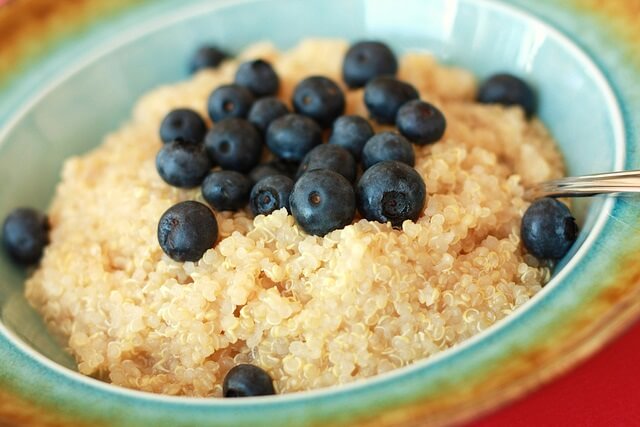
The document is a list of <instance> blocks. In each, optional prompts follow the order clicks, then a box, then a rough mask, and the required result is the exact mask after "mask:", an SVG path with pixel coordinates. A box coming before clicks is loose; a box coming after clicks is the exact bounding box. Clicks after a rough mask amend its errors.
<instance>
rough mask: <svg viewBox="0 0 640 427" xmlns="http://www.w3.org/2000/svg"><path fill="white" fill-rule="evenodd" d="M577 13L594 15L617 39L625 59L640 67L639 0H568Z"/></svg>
mask: <svg viewBox="0 0 640 427" xmlns="http://www.w3.org/2000/svg"><path fill="white" fill-rule="evenodd" d="M567 3H569V4H571V5H572V6H573V7H574V8H575V10H576V11H577V12H578V13H585V14H588V15H592V16H594V17H595V18H596V19H597V20H598V22H599V24H601V25H603V26H605V27H607V28H608V29H609V32H610V34H611V35H612V36H614V38H615V39H616V40H617V41H618V43H619V41H623V42H624V45H625V48H626V50H627V52H628V55H627V56H628V57H627V59H628V60H629V61H630V62H632V63H633V64H634V65H635V66H636V67H637V68H640V21H639V19H640V0H568V1H567Z"/></svg>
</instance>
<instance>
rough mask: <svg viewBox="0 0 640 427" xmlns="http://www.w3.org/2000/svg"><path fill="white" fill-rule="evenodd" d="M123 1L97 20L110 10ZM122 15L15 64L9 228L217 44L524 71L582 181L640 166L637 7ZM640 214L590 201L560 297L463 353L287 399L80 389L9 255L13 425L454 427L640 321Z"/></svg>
mask: <svg viewBox="0 0 640 427" xmlns="http://www.w3.org/2000/svg"><path fill="white" fill-rule="evenodd" d="M621 2H622V0H621ZM19 3H20V2H16V4H19ZM40 3H42V4H47V3H49V4H53V3H54V2H47V1H45V0H42V1H40ZM107 3H108V2H106V0H100V1H95V2H94V3H88V5H85V6H84V7H85V8H86V10H89V12H90V11H91V9H92V8H95V9H96V10H103V9H101V8H106V7H107V6H105V4H107ZM116 3H117V7H116V6H109V7H110V9H109V10H110V12H109V13H108V14H107V15H106V17H102V18H95V17H91V14H90V13H89V12H87V13H85V14H84V15H83V17H82V18H78V17H68V15H64V16H67V18H68V19H70V21H69V26H68V27H69V28H68V30H67V31H66V33H65V34H64V36H59V34H56V30H55V29H54V30H51V31H52V32H50V33H46V34H43V33H38V34H35V35H33V34H32V35H23V36H21V37H23V38H27V39H28V38H29V37H34V38H35V39H37V38H40V39H44V40H46V41H49V42H50V43H49V44H47V45H46V46H47V48H46V49H41V50H40V51H37V52H36V53H35V54H33V52H32V53H31V57H28V55H26V54H25V55H24V56H20V52H18V53H15V52H14V55H17V56H14V57H17V58H18V59H20V58H23V59H24V58H27V59H24V60H23V61H22V62H20V61H16V68H15V70H14V69H11V68H9V69H8V70H4V71H3V72H4V74H2V75H0V79H1V80H0V82H1V83H2V86H0V182H2V186H1V187H0V217H4V216H6V215H7V213H8V212H9V211H10V210H12V209H13V208H14V207H16V206H21V205H29V206H35V207H38V208H42V209H45V208H46V207H47V204H48V203H49V201H50V200H51V197H52V195H53V191H54V188H55V185H56V183H57V182H58V180H59V174H60V170H61V166H62V164H63V161H64V160H65V159H66V158H68V157H69V156H72V155H77V154H80V153H83V152H86V151H87V150H89V149H91V148H92V147H95V146H97V145H98V144H99V143H100V141H101V139H102V137H103V136H104V135H105V134H106V133H108V132H110V131H112V130H115V129H116V128H117V127H118V126H119V125H120V124H121V123H122V122H123V121H124V120H126V118H127V117H128V116H129V115H130V113H131V109H132V107H133V104H134V102H135V100H136V99H137V98H138V97H140V96H141V95H142V94H143V93H145V92H146V91H148V90H150V89H152V88H154V87H156V86H158V85H160V84H164V83H169V82H175V81H179V80H181V79H185V78H187V75H186V70H185V68H186V67H185V64H187V62H188V58H189V56H190V55H191V54H192V52H193V50H194V48H195V47H196V46H198V45H199V44H201V43H203V42H215V43H217V44H219V45H221V46H225V47H226V48H228V49H229V50H231V51H239V50H240V49H242V48H243V47H245V46H247V45H249V44H251V43H252V42H255V41H260V40H270V41H272V42H274V43H275V44H276V45H277V46H278V47H279V48H288V47H291V46H293V45H294V44H295V43H296V42H297V41H298V40H300V39H302V38H306V37H340V38H346V39H349V40H357V39H362V38H375V39H381V40H385V41H388V42H389V43H390V44H391V45H392V46H393V47H394V48H395V49H396V50H397V51H398V52H404V51H408V50H423V51H430V52H432V53H433V54H435V55H436V57H438V58H439V59H440V60H441V61H444V62H445V63H450V64H455V65H458V66H461V67H464V68H467V69H470V70H471V71H473V72H474V73H475V74H476V75H477V77H478V78H483V77H486V76H488V75H489V74H492V73H494V72H496V71H510V72H513V73H515V74H518V75H521V76H524V77H525V78H526V79H527V80H529V81H530V82H532V83H533V84H534V86H535V87H536V89H537V91H538V93H539V95H540V99H539V103H540V108H539V112H540V117H541V119H542V120H543V121H544V123H545V124H546V125H547V126H548V127H549V129H550V130H551V132H552V134H553V136H554V137H555V138H556V140H557V141H558V144H559V146H560V148H561V151H562V153H563V154H564V156H565V159H566V162H567V167H568V173H569V174H571V175H576V174H587V173H595V172H603V171H612V170H622V169H638V168H640V160H639V159H638V138H637V129H638V124H639V121H640V114H639V113H638V112H640V81H638V80H637V79H635V80H634V76H637V75H638V74H637V73H638V71H637V67H638V61H637V60H638V58H636V57H635V51H634V50H633V48H632V42H633V37H629V38H628V39H627V38H626V37H627V36H628V34H627V35H625V34H623V33H620V34H618V33H615V32H612V31H610V27H608V23H607V21H608V19H607V17H610V16H618V15H615V14H616V13H618V14H619V15H620V16H622V15H623V14H624V11H617V12H616V11H615V10H614V11H606V13H611V14H613V15H606V13H605V11H597V10H592V9H589V7H588V4H589V2H587V1H586V0H585V1H576V2H569V1H565V2H551V1H542V2H534V1H533V0H532V1H530V2H526V1H524V0H522V1H515V2H509V3H507V2H499V1H489V0H407V1H403V2H397V1H392V0H377V1H374V0H371V1H364V0H325V1H322V2H320V1H315V2H312V1H307V2H302V1H295V0H242V1H223V0H218V1H197V0H194V1H177V0H176V1H171V0H159V1H154V2H150V1H149V2H141V1H135V2H134V1H131V2H127V1H118V2H116ZM613 3H616V2H613ZM12 8H16V9H19V7H18V6H15V5H14V6H11V5H9V6H4V10H3V9H2V8H0V13H6V14H10V13H23V12H19V11H18V12H16V11H15V10H16V9H13V12H12ZM53 9H56V8H55V7H54V8H53ZM58 9H60V10H62V7H59V8H58ZM86 10H85V12H86ZM52 13H53V14H54V15H55V14H56V13H58V12H56V11H55V10H54V11H53V12H52ZM59 13H60V16H63V14H64V13H68V11H65V12H59ZM7 16H8V15H7ZM2 18H6V16H2V15H0V22H2V21H1V19H2ZM15 22H21V21H20V20H19V19H17V20H15ZM80 22H81V23H80ZM629 31H635V30H629ZM633 34H636V35H640V32H638V31H636V33H631V35H632V36H633ZM20 46H22V45H20ZM17 49H20V47H19V46H18V48H17ZM24 49H25V50H26V47H25V48H24ZM7 51H8V50H7V49H5V50H4V51H2V50H0V53H2V52H4V53H6V52H7ZM18 65H19V67H18ZM18 71H19V72H18ZM639 202H640V201H639V200H638V199H637V198H635V197H631V196H629V197H620V198H592V199H590V200H586V199H585V200H579V201H577V202H576V204H575V209H576V213H577V217H578V219H579V222H580V224H581V232H580V236H579V238H578V241H577V244H575V245H574V247H573V249H572V251H571V253H570V254H568V255H567V257H566V258H565V259H564V260H563V261H562V262H561V263H560V264H559V265H558V267H557V268H556V271H555V274H554V277H553V278H552V280H551V281H550V283H549V284H548V285H547V286H545V288H544V289H543V290H542V291H541V292H540V293H539V294H538V295H536V296H535V297H534V298H532V300H531V301H529V302H528V303H526V304H525V305H524V306H523V307H521V308H520V309H518V310H516V311H515V312H514V313H513V314H511V315H510V316H508V317H507V318H506V319H504V320H502V321H500V322H498V323H497V324H496V325H494V326H492V327H491V328H489V329H487V330H486V331H483V332H481V333H479V334H478V335H477V336H475V337H473V338H472V339H469V340H468V341H466V342H464V343H463V344H461V345H458V346H456V347H454V348H452V349H449V350H447V351H444V352H442V353H440V354H438V355H436V356H434V357H431V358H429V359H427V360H423V361H420V362H418V363H415V364H413V365H411V366H408V367H406V368H402V369H398V370H395V371H393V372H390V373H387V374H383V375H380V376H377V377H374V378H370V379H367V380H361V381H356V382H354V383H352V384H349V385H344V386H336V387H331V388H326V389H320V390H315V391H309V392H300V393H294V394H290V395H280V396H273V397H261V398H245V399H228V400H223V399H201V398H186V397H169V396H161V395H153V394H149V393H143V392H138V391H132V390H127V389H123V388H120V387H116V386H112V385H110V384H106V383H102V382H100V381H98V380H95V379H92V378H89V377H84V376H82V375H80V374H79V373H78V372H77V371H76V368H75V364H74V361H73V360H72V359H71V358H70V356H68V355H67V354H66V353H65V352H64V351H63V349H62V348H61V347H60V346H59V345H58V344H57V343H56V341H55V340H54V339H53V338H52V337H51V336H50V335H49V334H48V332H47V330H46V328H45V326H44V324H43V322H42V320H41V319H40V317H39V316H38V314H37V313H35V312H34V311H33V310H32V309H31V308H30V307H29V305H28V303H27V302H26V300H25V298H24V296H23V281H24V279H25V272H24V271H22V270H19V269H17V268H16V267H14V266H13V265H12V264H11V263H10V262H9V260H8V259H7V258H6V257H4V255H3V257H2V258H0V272H1V273H0V310H1V322H0V424H2V423H4V424H7V425H12V424H15V425H65V426H73V425H78V426H80V425H91V426H108V425H113V426H148V425H154V426H156V427H162V426H167V427H177V426H209V425H221V426H222V425H238V426H243V425H247V426H248V425H254V426H255V425H274V426H287V425H291V426H293V425H323V426H324V425H407V424H408V425H443V424H451V423H457V422H462V421H465V420H468V419H470V418H471V417H474V416H477V415H478V414H480V413H482V412H485V411H487V410H490V409H492V408H495V407H497V406H498V405H500V404H503V403H504V402H506V401H508V400H510V399H513V398H515V397H517V396H520V395H522V394H523V393H525V392H527V391H529V390H531V389H532V388H534V387H536V386H538V385H539V384H541V383H542V382H544V381H546V380H548V379H549V378H551V377H552V376H554V375H557V374H558V373H560V372H562V371H564V370H566V369H567V368H568V367H569V366H571V365H572V364H574V363H576V362H578V361H579V360H581V359H583V358H584V357H586V356H587V355H589V354H590V353H592V352H593V351H595V350H596V349H597V348H599V347H600V346H601V345H603V344H604V343H605V342H606V341H607V340H609V339H610V338H611V337H612V336H613V335H615V334H616V333H618V332H619V331H620V330H621V328H623V327H624V326H625V325H627V324H628V323H629V322H630V321H631V320H632V319H634V318H635V317H636V315H637V312H638V305H639V304H640V303H639V302H638V301H640V299H639V298H638V294H639V293H640V281H639V278H640V265H637V263H635V262H634V261H633V257H634V256H635V254H636V253H637V251H638V249H640V233H639V232H638V230H640V224H639V220H638V218H639V215H638V214H639V211H640V210H639V209H638V206H639V204H638V203H639Z"/></svg>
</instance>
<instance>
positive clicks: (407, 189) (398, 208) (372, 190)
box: [356, 161, 427, 228]
mask: <svg viewBox="0 0 640 427" xmlns="http://www.w3.org/2000/svg"><path fill="white" fill-rule="evenodd" d="M356 196H357V201H358V210H359V211H360V213H361V214H362V216H363V217H364V218H366V219H368V220H369V221H378V222H381V223H386V222H391V225H393V226H394V227H396V228H399V227H402V223H403V222H404V221H406V220H411V221H416V220H417V219H418V217H419V216H420V213H421V212H422V210H423V209H424V204H425V201H426V198H427V189H426V186H425V185H424V181H423V180H422V177H421V176H420V174H419V173H418V172H416V171H415V169H413V168H412V167H410V166H407V165H406V164H404V163H401V162H396V161H386V162H380V163H376V164H375V165H373V166H371V167H370V168H369V169H367V170H366V171H365V172H364V173H363V174H362V176H361V177H360V181H358V185H357V188H356Z"/></svg>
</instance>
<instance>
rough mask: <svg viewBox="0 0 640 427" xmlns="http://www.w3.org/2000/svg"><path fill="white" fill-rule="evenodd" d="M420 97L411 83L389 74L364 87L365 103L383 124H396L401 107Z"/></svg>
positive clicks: (374, 116)
mask: <svg viewBox="0 0 640 427" xmlns="http://www.w3.org/2000/svg"><path fill="white" fill-rule="evenodd" d="M419 97H420V95H419V94H418V91H417V90H416V88H414V87H413V86H411V85H410V84H409V83H405V82H403V81H400V80H398V79H396V78H394V77H388V76H381V77H376V78H375V79H373V80H371V81H369V83H367V85H366V86H365V88H364V103H365V105H366V106H367V109H368V110H369V113H370V114H371V117H373V118H374V119H375V120H377V121H378V122H379V123H382V124H394V123H395V120H396V115H397V114H398V110H399V109H400V107H402V106H403V105H404V104H406V103H407V102H409V101H412V100H414V99H418V98H419Z"/></svg>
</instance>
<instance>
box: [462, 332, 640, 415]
mask: <svg viewBox="0 0 640 427" xmlns="http://www.w3.org/2000/svg"><path fill="white" fill-rule="evenodd" d="M471 426H473V427H485V426H486V427H489V426H491V427H496V426H509V427H514V426H541V427H549V426H563V427H564V426H580V427H583V426H606V427H615V426H640V323H637V324H636V325H635V326H633V327H632V328H631V329H630V330H628V331H627V332H626V333H624V334H623V335H622V336H621V337H619V338H617V339H616V340H615V341H613V342H612V343H610V344H609V345H608V346H606V347H605V348H604V349H603V350H601V351H600V352H599V353H597V354H596V355H594V356H593V357H592V358H591V359H589V360H587V361H586V362H584V363H582V364H581V365H578V366H577V367H576V368H574V369H573V370H570V371H569V372H567V373H566V374H565V375H563V376H561V377H560V378H557V379H556V380H554V381H552V382H551V383H549V384H548V385H546V386H543V387H542V388H541V389H539V390H538V391H536V392H534V393H533V394H531V395H528V396H526V397H524V398H523V399H521V400H519V401H517V402H515V403H513V404H511V405H509V406H507V407H505V408H502V409H500V410H498V411H496V412H495V413H493V414H490V415H488V416H486V417H485V418H483V419H481V420H479V421H477V422H474V423H471Z"/></svg>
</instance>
